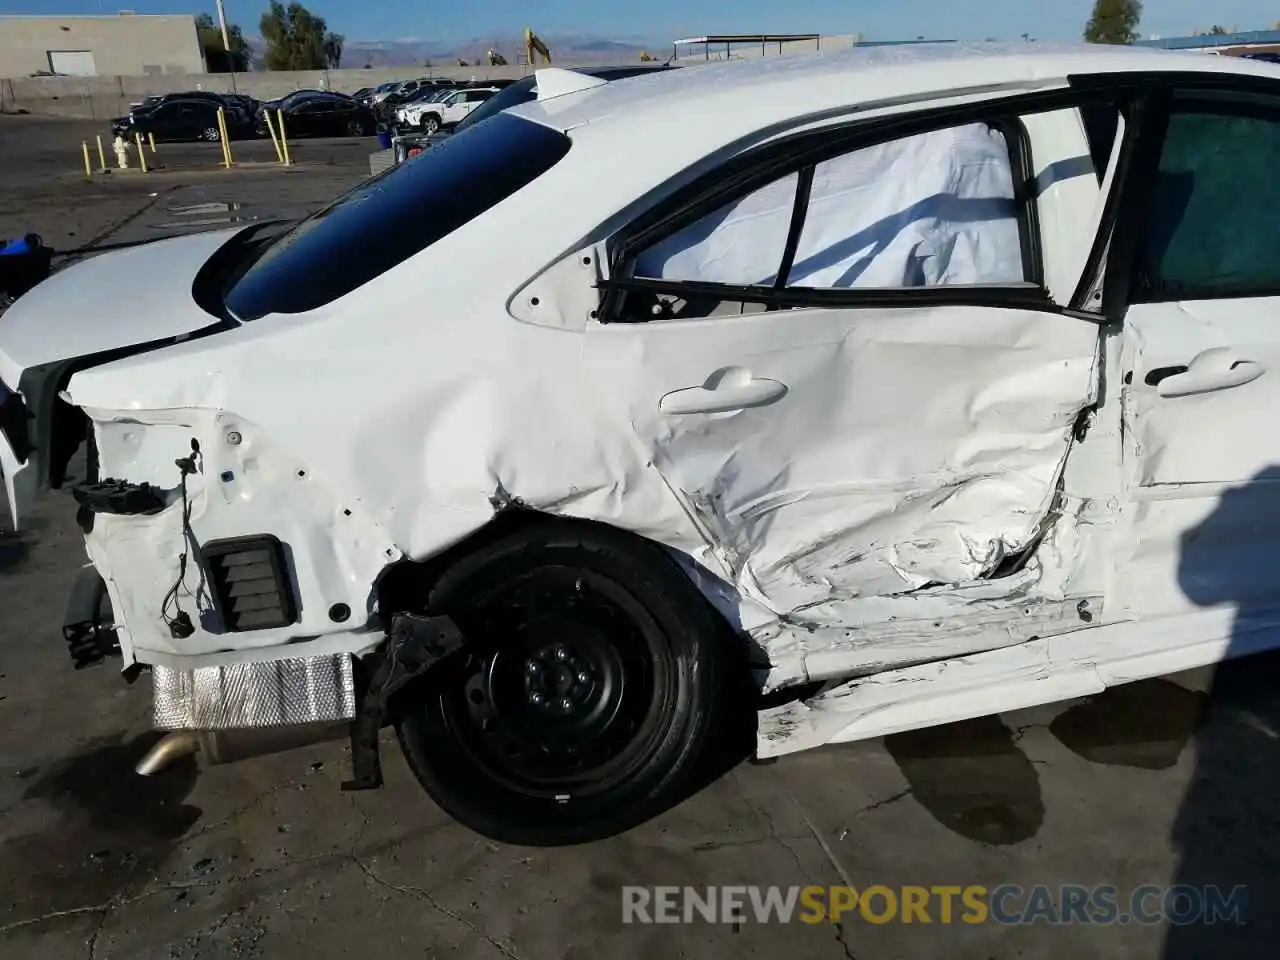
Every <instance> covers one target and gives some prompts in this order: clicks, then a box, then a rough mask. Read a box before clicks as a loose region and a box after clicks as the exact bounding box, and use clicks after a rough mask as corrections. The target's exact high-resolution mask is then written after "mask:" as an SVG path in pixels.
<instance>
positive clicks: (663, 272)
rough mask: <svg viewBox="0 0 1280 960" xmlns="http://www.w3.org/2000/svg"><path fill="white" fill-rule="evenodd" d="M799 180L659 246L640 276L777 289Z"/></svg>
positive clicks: (776, 185) (754, 196)
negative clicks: (773, 285) (776, 283)
mask: <svg viewBox="0 0 1280 960" xmlns="http://www.w3.org/2000/svg"><path fill="white" fill-rule="evenodd" d="M798 180H799V177H798V176H797V175H796V174H794V173H793V174H790V175H789V176H786V177H783V178H782V179H781V180H775V181H774V182H773V183H770V184H768V185H767V186H765V187H762V188H761V189H759V190H757V191H756V192H755V193H750V194H748V195H747V196H745V197H743V198H742V199H741V200H738V201H736V202H734V203H731V204H729V205H728V206H726V207H724V208H722V209H720V210H716V211H714V212H713V213H709V214H707V215H706V216H705V217H703V218H702V219H700V220H697V221H695V222H694V223H691V224H689V225H688V226H686V227H684V228H682V229H681V230H678V231H677V232H676V233H674V234H672V235H671V236H669V237H666V238H665V239H663V240H659V241H658V242H657V243H656V244H654V245H653V246H652V247H650V248H649V249H648V250H645V251H644V252H643V253H641V254H640V256H639V257H638V258H637V260H636V265H635V275H636V276H637V277H651V278H654V279H660V280H688V281H703V282H707V283H732V284H766V285H771V284H773V282H774V281H775V280H776V279H777V274H778V267H779V266H780V265H781V264H782V254H783V251H784V249H785V248H786V245H787V231H788V230H789V229H790V226H791V214H792V212H793V209H794V206H795V197H796V184H797V182H798Z"/></svg>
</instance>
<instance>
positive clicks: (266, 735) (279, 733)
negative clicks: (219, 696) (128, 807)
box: [134, 720, 350, 777]
mask: <svg viewBox="0 0 1280 960" xmlns="http://www.w3.org/2000/svg"><path fill="white" fill-rule="evenodd" d="M349 730H350V721H346V720H344V721H341V722H339V723H332V722H322V723H302V724H293V725H289V726H282V727H246V728H242V729H238V730H174V731H171V732H170V733H167V734H165V736H164V737H163V738H162V739H161V740H160V742H159V743H157V744H156V745H155V746H154V747H152V748H151V749H150V750H148V751H147V755H146V756H145V757H143V758H142V759H141V760H140V761H139V762H138V765H137V767H135V768H134V769H135V770H136V771H137V772H138V773H139V774H141V775H142V776H144V777H153V776H155V775H156V774H157V773H159V772H160V771H161V770H163V769H164V768H165V767H167V766H169V765H170V764H172V763H173V762H174V761H176V760H180V759H182V758H183V757H189V756H191V755H192V754H195V753H200V754H201V755H202V756H203V757H204V759H205V760H206V761H207V762H208V763H209V764H211V765H216V764H223V763H232V762H234V761H236V760H247V759H249V758H250V757H260V756H265V755H267V754H272V753H282V752H283V751H285V750H293V749H295V748H297V747H306V746H311V745H312V744H316V743H324V742H326V741H329V740H341V739H345V738H346V737H347V736H348V735H349Z"/></svg>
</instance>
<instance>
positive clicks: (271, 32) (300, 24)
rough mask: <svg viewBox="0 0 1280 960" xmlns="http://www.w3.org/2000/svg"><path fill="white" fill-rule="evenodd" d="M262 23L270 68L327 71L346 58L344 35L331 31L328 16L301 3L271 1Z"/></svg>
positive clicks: (267, 63)
mask: <svg viewBox="0 0 1280 960" xmlns="http://www.w3.org/2000/svg"><path fill="white" fill-rule="evenodd" d="M258 26H259V29H260V30H261V31H262V37H263V39H264V40H266V42H267V53H266V57H265V58H264V60H265V63H266V67H267V69H268V70H323V69H325V68H326V67H329V66H335V67H336V66H337V64H338V63H339V62H340V61H341V60H342V45H343V37H342V35H341V34H337V33H330V32H329V27H328V24H326V23H325V20H324V17H317V16H316V15H315V14H314V13H312V12H311V11H310V10H308V9H307V8H306V7H304V6H303V5H302V4H301V3H297V2H294V3H291V4H289V6H287V7H286V6H285V5H284V4H283V3H281V2H280V0H271V6H270V7H269V8H268V10H267V12H266V13H264V14H263V15H262V21H261V22H260V23H259V25H258Z"/></svg>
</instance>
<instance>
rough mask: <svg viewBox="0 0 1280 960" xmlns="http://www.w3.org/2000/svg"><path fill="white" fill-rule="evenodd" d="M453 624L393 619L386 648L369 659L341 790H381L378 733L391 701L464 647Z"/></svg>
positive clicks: (421, 618)
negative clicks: (348, 766)
mask: <svg viewBox="0 0 1280 960" xmlns="http://www.w3.org/2000/svg"><path fill="white" fill-rule="evenodd" d="M463 642H464V638H463V636H462V633H461V632H460V631H459V630H458V627H457V624H455V623H454V622H453V620H452V619H450V618H449V617H446V616H436V617H426V616H419V615H417V614H412V613H398V614H396V615H395V616H394V617H393V618H392V620H391V629H390V630H389V631H388V632H387V643H386V647H385V648H384V649H382V650H379V651H378V652H376V653H374V654H371V655H370V657H368V658H367V660H366V661H358V662H360V663H361V664H362V665H367V666H369V667H371V677H370V680H369V684H368V686H367V687H365V688H364V690H363V691H361V693H360V707H359V710H358V712H357V713H356V719H355V720H354V722H352V724H351V779H350V780H345V781H343V783H342V789H343V790H344V791H348V790H376V789H378V788H379V787H381V786H382V760H381V757H380V756H379V753H378V731H380V730H381V729H382V725H383V723H384V722H385V721H386V717H387V708H388V705H389V704H390V701H391V697H392V696H393V695H394V694H395V693H396V691H397V690H400V689H401V688H402V687H404V686H405V685H406V684H407V683H409V682H410V681H412V680H414V679H416V678H418V677H420V676H422V675H423V674H424V673H426V672H427V671H428V670H429V669H430V668H432V667H433V666H435V665H436V664H438V663H439V662H440V661H442V660H444V659H445V658H446V657H449V656H450V655H452V654H454V653H456V652H457V651H459V650H461V649H462V647H463Z"/></svg>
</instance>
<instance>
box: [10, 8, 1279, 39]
mask: <svg viewBox="0 0 1280 960" xmlns="http://www.w3.org/2000/svg"><path fill="white" fill-rule="evenodd" d="M224 3H225V5H226V10H227V16H228V19H230V20H231V21H232V22H235V23H239V24H240V25H241V26H242V27H243V28H244V32H245V33H247V34H251V35H252V34H256V33H257V32H258V28H257V24H258V19H259V17H261V15H262V12H263V10H265V9H266V6H267V2H266V0H224ZM307 6H308V7H309V8H310V9H311V10H312V11H313V12H314V13H318V14H320V15H322V16H323V17H325V18H326V20H327V21H328V23H329V27H330V29H333V30H337V31H338V32H339V33H343V34H345V35H346V37H347V38H348V39H349V40H396V39H400V38H406V37H413V38H418V39H422V40H437V41H445V42H451V41H455V40H466V39H470V38H473V37H505V36H512V35H515V34H518V33H519V32H521V31H522V30H523V29H524V28H525V27H526V26H528V27H532V28H533V29H534V30H536V31H538V32H540V33H546V34H555V33H560V34H565V33H579V34H592V35H596V36H601V37H605V38H610V39H626V38H630V37H639V38H643V39H645V40H648V41H650V42H657V41H664V42H665V41H669V40H673V39H676V38H677V37H681V36H693V35H699V34H704V33H769V32H779V33H829V34H834V33H859V32H860V33H862V34H863V35H864V36H865V37H866V38H867V39H874V40H893V39H910V38H914V37H917V36H920V35H924V36H928V37H930V38H936V39H961V40H965V39H983V38H985V37H998V38H1016V37H1018V36H1020V35H1022V34H1023V33H1029V34H1031V35H1032V36H1034V37H1036V38H1039V39H1045V40H1073V39H1078V38H1079V36H1080V31H1081V29H1082V27H1083V25H1084V21H1085V20H1086V19H1087V18H1088V15H1089V10H1090V9H1091V8H1092V6H1093V0H976V2H958V0H643V2H640V3H618V2H600V0H542V2H541V3H539V4H530V3H529V2H528V0H308V2H307ZM533 7H536V8H537V11H538V12H537V13H532V12H530V10H531V8H533ZM119 9H127V10H133V11H134V12H136V13H200V12H202V11H208V12H213V10H214V2H213V0H0V14H3V13H19V14H76V13H104V12H105V13H114V12H115V11H117V10H119ZM1277 19H1280V5H1276V4H1274V3H1271V2H1265V0H1212V2H1210V0H1146V3H1145V10H1144V14H1143V19H1142V31H1143V33H1144V34H1153V33H1154V34H1162V35H1166V36H1167V35H1170V34H1186V33H1190V32H1191V31H1192V30H1194V29H1197V28H1200V29H1208V28H1209V27H1210V26H1212V25H1214V24H1215V23H1216V24H1220V25H1221V26H1224V27H1226V28H1227V29H1231V28H1232V27H1238V28H1239V29H1241V30H1249V29H1265V28H1269V27H1271V26H1272V24H1273V23H1275V22H1276V20H1277Z"/></svg>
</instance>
